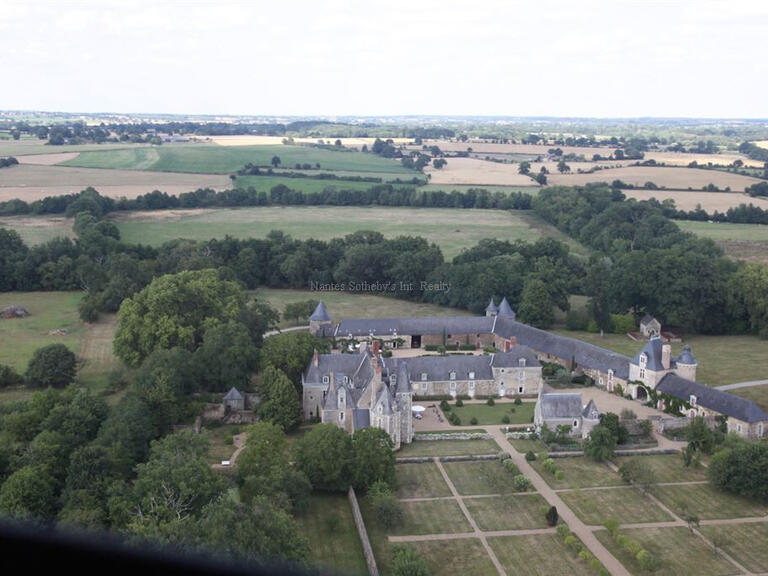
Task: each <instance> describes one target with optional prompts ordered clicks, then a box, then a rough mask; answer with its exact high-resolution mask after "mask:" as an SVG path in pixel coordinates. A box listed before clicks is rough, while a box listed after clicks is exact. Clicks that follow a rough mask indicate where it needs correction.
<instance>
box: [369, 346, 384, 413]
mask: <svg viewBox="0 0 768 576" xmlns="http://www.w3.org/2000/svg"><path fill="white" fill-rule="evenodd" d="M371 367H372V368H373V378H372V379H371V409H373V406H374V404H375V403H376V399H377V398H378V397H379V392H380V391H381V387H382V382H381V363H380V362H379V358H378V356H371Z"/></svg>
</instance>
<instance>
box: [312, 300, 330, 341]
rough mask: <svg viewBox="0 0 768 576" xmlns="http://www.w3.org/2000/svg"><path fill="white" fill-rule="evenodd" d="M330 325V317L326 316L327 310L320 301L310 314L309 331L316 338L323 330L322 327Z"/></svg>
mask: <svg viewBox="0 0 768 576" xmlns="http://www.w3.org/2000/svg"><path fill="white" fill-rule="evenodd" d="M330 325H331V316H330V315H329V314H328V310H326V308H325V304H324V303H323V301H322V300H320V302H318V303H317V307H316V308H315V311H314V312H312V316H310V317H309V331H310V332H311V333H312V334H313V335H315V336H317V335H319V334H320V333H322V331H323V330H324V328H323V327H324V326H330Z"/></svg>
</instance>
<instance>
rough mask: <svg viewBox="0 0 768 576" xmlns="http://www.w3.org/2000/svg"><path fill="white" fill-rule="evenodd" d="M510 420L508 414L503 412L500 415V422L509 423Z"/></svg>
mask: <svg viewBox="0 0 768 576" xmlns="http://www.w3.org/2000/svg"><path fill="white" fill-rule="evenodd" d="M511 421H512V420H510V419H509V416H508V415H507V414H504V416H502V417H501V423H502V424H509V423H510V422H511Z"/></svg>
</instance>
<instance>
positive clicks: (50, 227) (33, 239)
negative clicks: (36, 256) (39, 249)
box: [0, 216, 75, 246]
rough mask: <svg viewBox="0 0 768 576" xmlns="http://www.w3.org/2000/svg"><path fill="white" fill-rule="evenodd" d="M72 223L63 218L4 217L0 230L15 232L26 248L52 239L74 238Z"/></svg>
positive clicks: (0, 222)
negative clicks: (6, 229) (5, 229)
mask: <svg viewBox="0 0 768 576" xmlns="http://www.w3.org/2000/svg"><path fill="white" fill-rule="evenodd" d="M73 221H74V220H73V219H72V218H65V217H64V216H35V217H29V216H4V217H0V228H8V229H9V230H16V232H18V233H19V236H21V239H22V240H24V243H25V244H26V245H27V246H36V245H38V244H43V243H45V242H48V240H53V239H54V238H60V237H63V238H74V237H75V232H74V230H72V224H73Z"/></svg>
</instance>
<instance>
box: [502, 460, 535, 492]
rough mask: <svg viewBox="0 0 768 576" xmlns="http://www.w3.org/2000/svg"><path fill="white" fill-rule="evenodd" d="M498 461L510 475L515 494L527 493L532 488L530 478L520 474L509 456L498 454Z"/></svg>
mask: <svg viewBox="0 0 768 576" xmlns="http://www.w3.org/2000/svg"><path fill="white" fill-rule="evenodd" d="M499 459H500V460H501V463H502V465H503V466H504V468H506V469H507V472H509V473H510V474H512V486H513V488H514V490H515V492H528V491H529V490H530V489H531V488H533V482H531V480H530V478H527V477H526V476H524V475H523V474H521V473H520V468H518V467H517V464H515V463H514V462H513V461H512V458H511V456H510V455H509V454H507V453H506V452H502V453H501V454H499Z"/></svg>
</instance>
